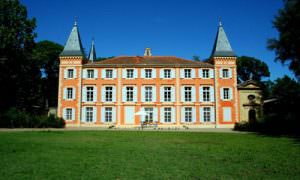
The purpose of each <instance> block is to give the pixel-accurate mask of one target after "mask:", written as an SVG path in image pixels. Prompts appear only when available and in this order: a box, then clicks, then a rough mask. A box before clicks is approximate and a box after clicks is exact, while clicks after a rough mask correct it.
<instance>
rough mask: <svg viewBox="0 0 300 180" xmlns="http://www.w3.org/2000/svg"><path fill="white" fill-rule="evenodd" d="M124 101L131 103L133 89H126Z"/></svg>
mask: <svg viewBox="0 0 300 180" xmlns="http://www.w3.org/2000/svg"><path fill="white" fill-rule="evenodd" d="M126 101H127V102H132V101H133V87H126Z"/></svg>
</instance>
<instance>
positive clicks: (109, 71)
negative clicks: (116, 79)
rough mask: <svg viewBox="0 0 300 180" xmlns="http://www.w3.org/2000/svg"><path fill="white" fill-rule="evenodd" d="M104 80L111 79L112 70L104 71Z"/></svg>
mask: <svg viewBox="0 0 300 180" xmlns="http://www.w3.org/2000/svg"><path fill="white" fill-rule="evenodd" d="M105 78H113V70H112V69H106V70H105Z"/></svg>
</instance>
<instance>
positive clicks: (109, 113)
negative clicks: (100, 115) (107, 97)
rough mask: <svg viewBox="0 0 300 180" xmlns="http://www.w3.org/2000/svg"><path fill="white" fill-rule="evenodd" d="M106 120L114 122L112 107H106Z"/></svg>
mask: <svg viewBox="0 0 300 180" xmlns="http://www.w3.org/2000/svg"><path fill="white" fill-rule="evenodd" d="M104 110H105V117H104V120H105V122H112V107H106V108H105V109H104Z"/></svg>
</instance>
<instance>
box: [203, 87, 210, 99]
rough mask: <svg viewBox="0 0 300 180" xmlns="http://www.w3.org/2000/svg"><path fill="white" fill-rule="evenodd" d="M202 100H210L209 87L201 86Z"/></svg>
mask: <svg viewBox="0 0 300 180" xmlns="http://www.w3.org/2000/svg"><path fill="white" fill-rule="evenodd" d="M203 101H204V102H208V101H210V87H203Z"/></svg>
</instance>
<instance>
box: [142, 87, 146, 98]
mask: <svg viewBox="0 0 300 180" xmlns="http://www.w3.org/2000/svg"><path fill="white" fill-rule="evenodd" d="M141 98H142V99H141V101H142V102H145V101H146V100H145V86H142V87H141Z"/></svg>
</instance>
